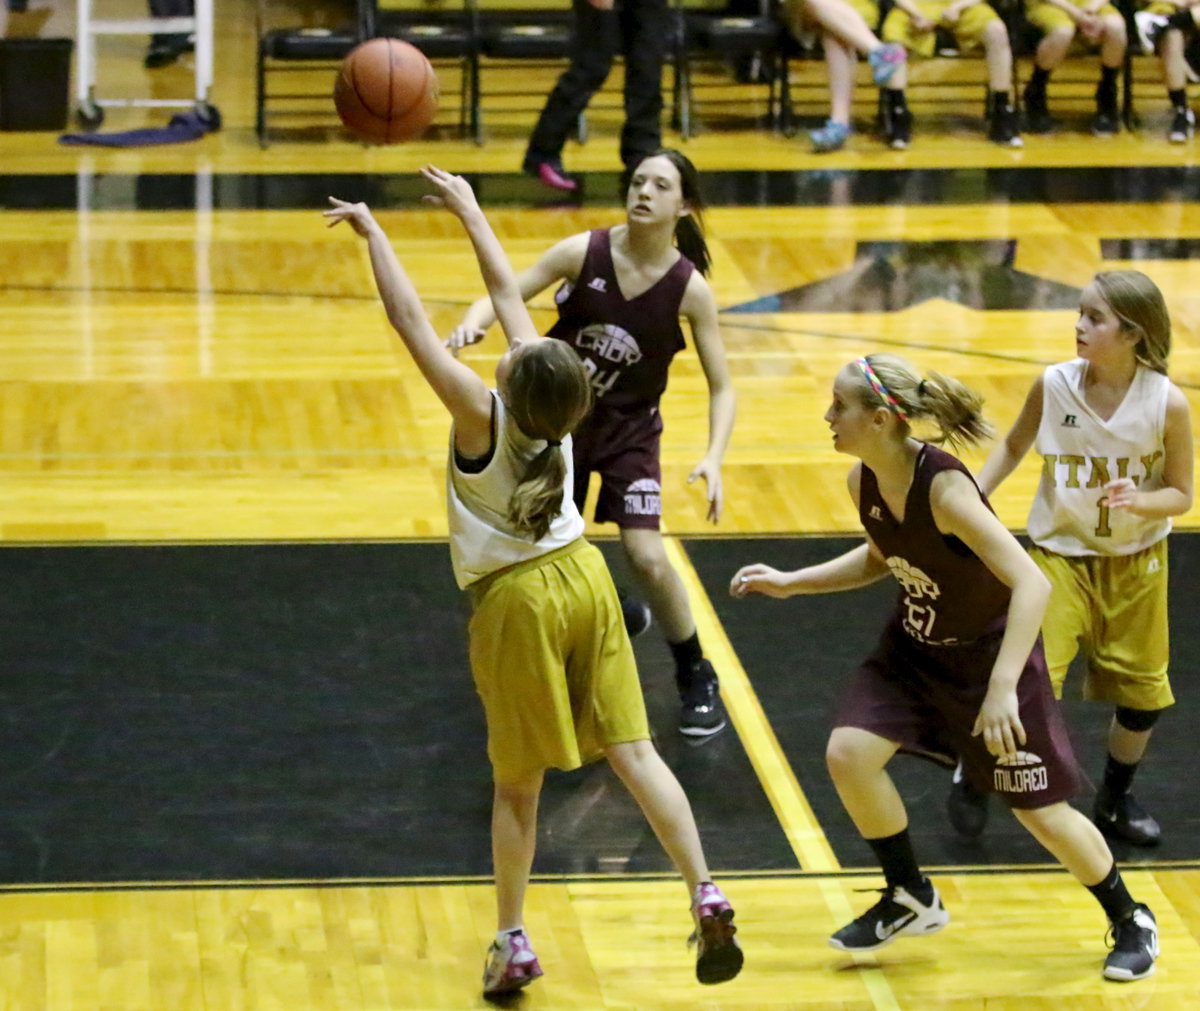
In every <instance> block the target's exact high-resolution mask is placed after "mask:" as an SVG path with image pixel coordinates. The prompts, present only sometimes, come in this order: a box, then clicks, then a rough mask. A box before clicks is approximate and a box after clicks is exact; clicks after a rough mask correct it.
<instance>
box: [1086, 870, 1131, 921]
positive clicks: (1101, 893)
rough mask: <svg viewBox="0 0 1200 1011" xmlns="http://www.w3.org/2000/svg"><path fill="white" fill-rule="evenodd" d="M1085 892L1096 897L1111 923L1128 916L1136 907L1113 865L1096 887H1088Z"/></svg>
mask: <svg viewBox="0 0 1200 1011" xmlns="http://www.w3.org/2000/svg"><path fill="white" fill-rule="evenodd" d="M1087 890H1088V891H1089V892H1091V893H1092V894H1093V895H1094V896H1096V901H1097V902H1099V903H1100V906H1101V908H1102V909H1103V910H1104V912H1105V914H1106V915H1107V916H1108V918H1109V919H1110V920H1111V921H1112V922H1113V923H1116V922H1117V921H1118V920H1122V919H1124V918H1125V917H1126V916H1128V915H1129V912H1130V910H1132V909H1133V907H1134V906H1135V905H1136V903H1135V902H1134V901H1133V896H1132V895H1130V894H1129V889H1128V888H1126V887H1125V879H1124V878H1122V877H1121V872H1120V871H1119V870H1117V865H1116V864H1115V863H1114V864H1113V865H1112V870H1110V871H1109V872H1108V875H1107V877H1105V879H1104V880H1103V881H1101V882H1100V883H1099V884H1098V885H1088V886H1087Z"/></svg>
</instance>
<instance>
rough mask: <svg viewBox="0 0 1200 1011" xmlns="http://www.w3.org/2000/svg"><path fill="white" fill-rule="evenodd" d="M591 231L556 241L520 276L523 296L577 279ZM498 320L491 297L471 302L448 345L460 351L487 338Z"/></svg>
mask: <svg viewBox="0 0 1200 1011" xmlns="http://www.w3.org/2000/svg"><path fill="white" fill-rule="evenodd" d="M587 244H588V233H587V232H582V233H580V234H578V235H572V236H570V237H569V238H566V239H563V240H562V241H561V242H558V243H555V244H554V245H553V246H551V247H550V248H549V249H548V250H546V252H545V253H543V254H542V257H541V259H539V260H538V261H537V263H535V264H534V265H533V266H532V267H529V268H527V269H526V270H523V271H521V273H519V274H518V275H517V287H518V288H519V289H520V292H521V299H522V300H523V301H525V302H528V301H529V300H530V299H531V298H533V297H534V296H535V295H539V294H541V293H542V292H543V291H545V290H546V289H547V288H549V287H550V285H552V284H555V283H556V282H558V281H563V280H572V281H573V280H574V279H575V278H577V277H578V276H579V272H580V271H581V270H583V258H584V255H585V254H586V253H587ZM495 322H496V311H495V309H494V307H493V305H492V299H491V297H490V296H484V297H483V298H480V299H477V300H476V301H474V302H472V303H471V307H470V308H469V309H468V310H467V312H466V315H465V316H463V319H462V322H461V323H460V324H459V325H458V326H457V327H455V328H454V331H453V332H452V333H451V334H450V337H449V338H448V339H447V341H446V345H447V347H449V348H450V349H451V350H452V351H458V350H459V349H461V348H464V347H466V346H467V345H469V344H476V343H478V342H479V341H481V340H482V339H483V336H484V334H485V333H487V330H488V327H490V326H491V325H492V324H493V323H495Z"/></svg>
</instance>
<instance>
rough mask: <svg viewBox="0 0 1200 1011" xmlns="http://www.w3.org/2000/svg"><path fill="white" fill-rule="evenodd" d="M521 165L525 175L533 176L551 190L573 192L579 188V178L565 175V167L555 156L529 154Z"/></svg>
mask: <svg viewBox="0 0 1200 1011" xmlns="http://www.w3.org/2000/svg"><path fill="white" fill-rule="evenodd" d="M523 167H524V169H525V173H526V175H531V176H533V177H534V178H535V179H537V180H538V181H539V182H541V183H542V185H544V186H549V187H550V188H551V189H552V190H561V191H562V192H564V193H574V192H575V191H576V190H577V189H579V180H578V179H573V178H571V176H569V175H567V172H566V169H564V168H563V167H562V162H560V161H559V160H558V159H557V158H536V157H533V156H530V157H527V158H526V159H525V164H524V166H523Z"/></svg>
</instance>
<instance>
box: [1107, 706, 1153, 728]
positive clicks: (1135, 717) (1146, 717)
mask: <svg viewBox="0 0 1200 1011" xmlns="http://www.w3.org/2000/svg"><path fill="white" fill-rule="evenodd" d="M1114 715H1115V717H1116V720H1117V723H1118V724H1119V725H1120V726H1122V727H1124V728H1125V729H1126V730H1131V731H1133V732H1134V733H1135V734H1139V733H1145V732H1146V731H1147V730H1150V729H1151V728H1152V727H1153V726H1154V724H1156V723H1157V722H1158V718H1159V717H1160V716H1161V715H1162V710H1161V709H1130V708H1129V707H1128V706H1117V711H1116V713H1115V714H1114Z"/></svg>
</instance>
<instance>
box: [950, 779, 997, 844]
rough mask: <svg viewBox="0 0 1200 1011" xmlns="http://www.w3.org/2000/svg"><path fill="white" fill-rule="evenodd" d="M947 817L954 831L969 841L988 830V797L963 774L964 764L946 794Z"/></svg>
mask: <svg viewBox="0 0 1200 1011" xmlns="http://www.w3.org/2000/svg"><path fill="white" fill-rule="evenodd" d="M946 817H948V818H949V819H950V824H951V825H953V826H954V831H955V832H957V833H958V834H959V835H961V836H963V837H965V838H967V839H978V838H979V837H980V836H981V835H983V830H984V829H985V828H987V820H988V795H987V794H986V793H980V792H979V791H978V790H976V789H975V787H974V786H972V785H971V781H970V780H969V779H967V777H966V776H965V775H964V774H963V767H962V762H959V763H958V767H957V768H956V769H955V770H954V778H953V779H952V780H951V782H950V792H949V793H948V794H946Z"/></svg>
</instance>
